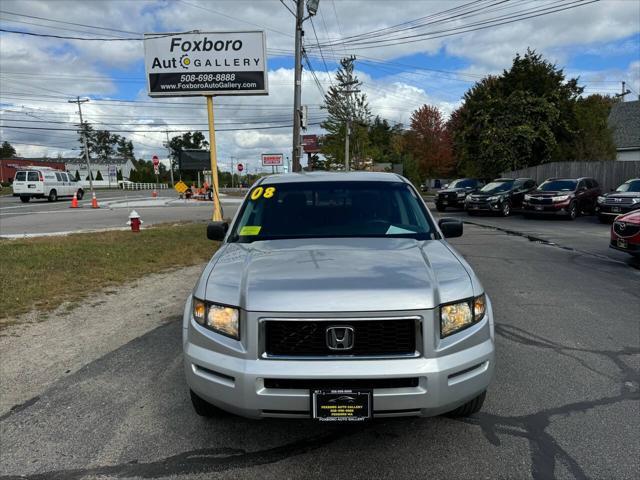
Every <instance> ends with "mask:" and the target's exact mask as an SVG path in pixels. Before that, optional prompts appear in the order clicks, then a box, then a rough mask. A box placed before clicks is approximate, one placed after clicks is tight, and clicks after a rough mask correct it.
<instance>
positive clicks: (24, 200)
mask: <svg viewBox="0 0 640 480" xmlns="http://www.w3.org/2000/svg"><path fill="white" fill-rule="evenodd" d="M29 200H31V197H25V196H22V195H21V196H20V201H21V202H22V203H29Z"/></svg>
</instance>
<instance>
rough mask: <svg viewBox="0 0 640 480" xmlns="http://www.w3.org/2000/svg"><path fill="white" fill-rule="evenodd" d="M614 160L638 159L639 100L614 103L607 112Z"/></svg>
mask: <svg viewBox="0 0 640 480" xmlns="http://www.w3.org/2000/svg"><path fill="white" fill-rule="evenodd" d="M608 123H609V127H610V128H611V130H612V131H613V141H614V143H615V144H616V151H617V156H616V160H621V161H626V160H640V100H634V101H632V102H620V103H616V104H615V105H614V106H613V108H612V109H611V113H610V114H609V122H608Z"/></svg>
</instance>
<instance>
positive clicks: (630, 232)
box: [613, 222, 640, 237]
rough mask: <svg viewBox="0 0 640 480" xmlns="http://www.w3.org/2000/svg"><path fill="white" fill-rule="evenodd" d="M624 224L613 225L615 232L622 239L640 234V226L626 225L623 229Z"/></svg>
mask: <svg viewBox="0 0 640 480" xmlns="http://www.w3.org/2000/svg"><path fill="white" fill-rule="evenodd" d="M622 225H623V222H614V223H613V231H614V232H616V233H617V234H618V235H619V236H621V237H633V236H634V235H637V234H638V232H640V225H635V224H632V223H624V228H622Z"/></svg>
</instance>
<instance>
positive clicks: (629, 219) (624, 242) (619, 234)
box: [609, 211, 640, 258]
mask: <svg viewBox="0 0 640 480" xmlns="http://www.w3.org/2000/svg"><path fill="white" fill-rule="evenodd" d="M609 246H610V247H611V248H615V249H616V250H620V251H621V252H626V253H628V254H630V255H633V256H635V257H639V258H640V211H635V212H629V213H627V214H625V215H620V216H619V217H617V218H616V220H615V221H614V222H613V225H612V226H611V243H610V244H609Z"/></svg>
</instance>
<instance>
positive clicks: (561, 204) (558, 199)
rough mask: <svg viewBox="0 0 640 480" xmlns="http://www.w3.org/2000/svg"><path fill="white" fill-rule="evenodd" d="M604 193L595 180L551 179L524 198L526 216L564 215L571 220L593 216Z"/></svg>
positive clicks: (584, 178)
mask: <svg viewBox="0 0 640 480" xmlns="http://www.w3.org/2000/svg"><path fill="white" fill-rule="evenodd" d="M601 193H602V191H601V190H600V186H599V185H598V182H596V181H595V180H594V179H593V178H586V177H581V178H549V179H548V180H545V181H544V182H542V183H541V184H540V186H539V187H538V188H537V189H536V190H535V191H533V192H531V193H530V194H528V195H525V198H524V213H525V216H527V217H530V216H533V215H562V216H565V217H567V218H568V219H570V220H573V219H575V218H576V217H577V216H578V215H580V214H581V213H587V214H593V213H595V211H596V199H597V198H598V195H600V194H601Z"/></svg>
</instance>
